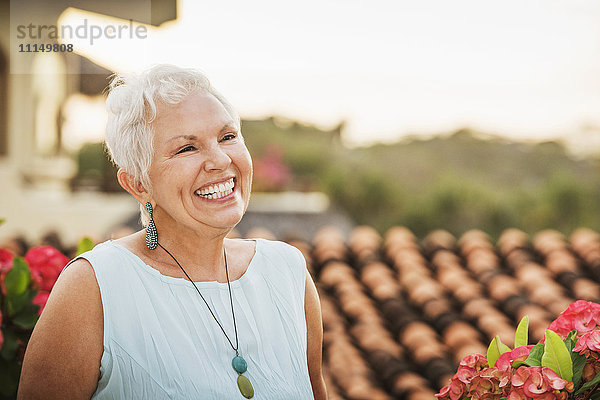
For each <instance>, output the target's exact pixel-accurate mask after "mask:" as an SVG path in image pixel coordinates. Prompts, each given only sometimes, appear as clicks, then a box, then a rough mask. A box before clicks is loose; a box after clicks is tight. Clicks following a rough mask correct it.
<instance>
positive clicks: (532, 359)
mask: <svg viewBox="0 0 600 400" xmlns="http://www.w3.org/2000/svg"><path fill="white" fill-rule="evenodd" d="M543 354H544V345H543V344H541V343H539V344H536V345H535V346H533V347H532V348H531V351H530V352H529V356H527V358H526V359H525V360H523V361H515V362H514V363H513V365H512V366H513V367H514V368H519V367H520V366H521V365H527V366H529V367H541V366H542V355H543Z"/></svg>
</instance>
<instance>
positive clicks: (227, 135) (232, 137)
mask: <svg viewBox="0 0 600 400" xmlns="http://www.w3.org/2000/svg"><path fill="white" fill-rule="evenodd" d="M236 137H237V136H236V135H235V134H234V133H227V134H226V135H224V136H223V138H222V139H221V140H224V141H227V140H233V139H235V138H236Z"/></svg>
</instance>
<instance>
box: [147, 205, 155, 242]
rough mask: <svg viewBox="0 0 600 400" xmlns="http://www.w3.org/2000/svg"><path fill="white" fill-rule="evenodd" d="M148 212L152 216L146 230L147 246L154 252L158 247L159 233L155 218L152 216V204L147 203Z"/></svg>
mask: <svg viewBox="0 0 600 400" xmlns="http://www.w3.org/2000/svg"><path fill="white" fill-rule="evenodd" d="M146 211H148V214H150V223H149V224H148V228H146V246H148V248H149V249H150V250H154V249H155V248H156V246H158V232H157V231H156V225H155V224H154V217H153V216H152V204H150V202H147V203H146Z"/></svg>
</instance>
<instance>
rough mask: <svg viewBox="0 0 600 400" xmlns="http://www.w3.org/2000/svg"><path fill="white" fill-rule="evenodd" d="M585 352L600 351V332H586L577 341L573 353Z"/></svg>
mask: <svg viewBox="0 0 600 400" xmlns="http://www.w3.org/2000/svg"><path fill="white" fill-rule="evenodd" d="M585 350H591V351H600V330H595V331H591V332H586V333H584V334H583V335H581V337H580V338H579V339H577V343H576V344H575V347H573V351H576V352H581V351H585Z"/></svg>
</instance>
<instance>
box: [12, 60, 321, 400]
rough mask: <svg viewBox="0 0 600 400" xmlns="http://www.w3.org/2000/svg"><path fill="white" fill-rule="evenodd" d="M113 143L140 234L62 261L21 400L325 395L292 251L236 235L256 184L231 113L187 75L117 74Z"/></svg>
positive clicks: (316, 318)
mask: <svg viewBox="0 0 600 400" xmlns="http://www.w3.org/2000/svg"><path fill="white" fill-rule="evenodd" d="M111 87H112V89H111V92H110V94H109V96H108V99H107V107H108V110H109V123H108V127H107V146H108V148H109V150H110V153H111V155H112V157H113V160H114V161H115V163H116V164H117V165H118V166H119V167H120V169H119V172H118V174H117V177H118V180H119V183H120V184H121V186H123V188H124V189H125V190H127V191H128V192H129V193H130V194H131V195H132V196H133V197H134V198H135V199H136V200H137V201H138V202H139V203H140V210H141V214H142V221H143V223H144V225H146V226H147V228H146V229H143V230H141V231H139V232H137V233H134V234H132V235H130V236H127V237H124V238H122V239H119V240H115V241H107V242H104V243H101V244H99V245H97V246H96V247H95V248H94V249H93V250H91V251H90V252H87V253H84V254H82V255H80V256H79V257H77V258H76V259H75V260H73V261H71V263H70V264H69V265H68V266H67V268H66V269H65V270H64V271H63V273H62V275H61V276H60V278H59V280H58V282H57V283H56V285H55V287H54V289H53V291H52V294H51V296H50V299H49V300H48V303H47V305H46V308H45V310H44V312H43V314H42V316H41V318H40V321H39V322H38V324H37V325H36V328H35V331H34V333H33V335H32V338H31V341H30V342H29V346H28V348H27V352H26V355H25V360H24V364H23V372H22V376H21V384H20V388H19V398H20V399H31V398H45V399H48V398H98V399H103V398H110V399H133V398H151V399H162V398H165V399H167V398H168V399H188V398H202V399H235V398H255V399H292V398H293V399H312V398H316V399H326V398H327V395H326V389H325V385H324V383H323V378H322V373H321V349H322V338H323V328H322V322H321V311H320V303H319V299H318V295H317V292H316V289H315V286H314V283H313V281H312V279H311V277H310V274H308V272H307V269H306V263H305V261H304V259H303V257H302V255H301V253H300V252H299V251H298V250H297V249H295V248H293V247H291V246H289V245H287V244H285V243H281V242H275V241H266V240H260V239H256V240H253V239H250V240H231V239H226V236H227V234H228V233H229V232H230V231H231V230H232V229H233V228H234V227H235V225H236V224H237V223H238V222H239V221H240V220H241V218H242V216H243V215H244V213H245V211H246V208H247V206H248V201H249V199H250V191H251V185H252V160H251V158H250V154H249V153H248V150H247V149H246V146H245V144H244V139H243V137H242V133H241V130H240V120H239V117H238V116H237V114H236V113H235V111H234V110H233V108H232V107H231V106H230V105H229V103H227V101H226V100H225V99H224V98H223V97H222V96H220V95H219V94H218V93H217V92H216V91H215V90H214V89H213V88H212V87H211V86H210V84H209V83H208V80H207V79H206V78H205V77H204V76H203V75H202V74H200V73H199V72H197V71H195V70H188V69H181V68H178V67H174V66H165V65H163V66H157V67H154V68H152V69H150V70H148V71H146V72H144V73H142V74H140V75H138V76H135V77H132V78H127V79H125V78H121V77H117V78H115V80H114V81H113V84H112V85H111Z"/></svg>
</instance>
